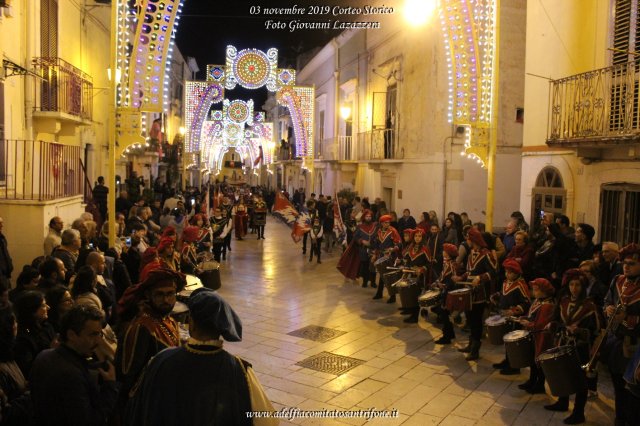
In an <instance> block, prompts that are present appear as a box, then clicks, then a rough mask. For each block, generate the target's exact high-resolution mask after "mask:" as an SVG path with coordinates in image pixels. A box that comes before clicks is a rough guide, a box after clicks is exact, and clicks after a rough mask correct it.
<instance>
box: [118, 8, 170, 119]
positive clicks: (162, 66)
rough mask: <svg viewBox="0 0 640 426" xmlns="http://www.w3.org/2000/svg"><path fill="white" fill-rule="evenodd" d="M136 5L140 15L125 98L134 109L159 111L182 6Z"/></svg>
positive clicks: (163, 96)
mask: <svg viewBox="0 0 640 426" xmlns="http://www.w3.org/2000/svg"><path fill="white" fill-rule="evenodd" d="M136 4H137V5H138V6H140V7H141V12H140V17H139V18H138V24H137V25H136V34H135V37H134V39H133V50H132V59H133V67H132V74H131V75H130V76H129V81H128V84H129V97H128V99H129V101H130V105H131V106H132V107H134V108H140V109H142V110H144V111H151V112H162V111H163V106H166V105H165V104H164V101H165V100H167V98H166V97H165V96H166V90H167V89H168V85H169V82H168V78H167V73H168V72H169V71H170V66H171V53H172V52H173V38H174V36H175V28H176V27H177V26H178V13H179V12H180V11H181V10H182V4H181V3H180V1H179V0H140V1H139V2H137V3H136Z"/></svg>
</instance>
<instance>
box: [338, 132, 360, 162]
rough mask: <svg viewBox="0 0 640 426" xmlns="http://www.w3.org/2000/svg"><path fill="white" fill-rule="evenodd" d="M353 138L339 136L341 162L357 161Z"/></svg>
mask: <svg viewBox="0 0 640 426" xmlns="http://www.w3.org/2000/svg"><path fill="white" fill-rule="evenodd" d="M354 148H355V146H354V137H353V136H338V159H339V160H341V161H351V160H357V158H356V153H355V150H354Z"/></svg>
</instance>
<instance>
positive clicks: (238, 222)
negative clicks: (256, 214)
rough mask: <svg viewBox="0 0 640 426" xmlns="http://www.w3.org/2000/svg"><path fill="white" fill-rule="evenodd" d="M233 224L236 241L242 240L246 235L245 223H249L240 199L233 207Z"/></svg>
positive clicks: (245, 208) (245, 209) (245, 207)
mask: <svg viewBox="0 0 640 426" xmlns="http://www.w3.org/2000/svg"><path fill="white" fill-rule="evenodd" d="M233 222H234V223H233V225H234V226H233V227H234V228H235V230H236V240H242V238H243V237H244V236H245V235H247V223H248V222H249V215H248V213H247V206H245V205H244V202H243V201H242V199H240V202H239V203H238V205H237V206H236V207H235V214H234V215H233Z"/></svg>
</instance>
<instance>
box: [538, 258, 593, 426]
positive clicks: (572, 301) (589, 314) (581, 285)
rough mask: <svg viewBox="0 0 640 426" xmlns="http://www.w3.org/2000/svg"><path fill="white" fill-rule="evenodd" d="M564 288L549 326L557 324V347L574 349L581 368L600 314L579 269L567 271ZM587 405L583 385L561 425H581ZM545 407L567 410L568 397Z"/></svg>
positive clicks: (587, 282) (586, 279)
mask: <svg viewBox="0 0 640 426" xmlns="http://www.w3.org/2000/svg"><path fill="white" fill-rule="evenodd" d="M565 286H566V287H567V288H568V292H569V293H568V294H565V295H564V296H562V298H561V299H560V302H559V303H558V306H557V309H556V313H555V318H554V321H553V322H551V323H550V324H549V326H548V327H549V328H554V327H555V326H558V325H559V326H560V327H561V329H560V333H558V334H557V336H558V337H557V339H556V346H560V345H567V344H570V345H572V346H574V347H575V350H576V353H577V355H578V360H579V362H580V365H581V366H582V365H584V364H586V363H587V362H588V361H589V353H590V348H591V344H592V342H593V339H594V337H595V334H596V333H598V332H599V331H600V313H599V311H598V306H597V305H596V304H595V302H594V301H593V300H592V299H591V298H589V297H587V287H588V286H589V280H588V278H587V276H586V275H585V274H584V272H582V271H580V270H579V269H569V270H568V271H566V272H565V273H564V278H563V287H565ZM587 380H589V378H587ZM585 384H586V381H585ZM581 387H582V386H581ZM586 403H587V387H586V386H584V388H583V389H580V390H579V391H578V392H576V401H575V404H574V406H573V413H572V414H571V415H570V416H569V417H567V418H566V419H564V423H565V424H569V425H575V424H580V423H584V421H585V418H584V407H585V405H586ZM544 408H545V409H546V410H550V411H567V410H568V409H569V396H568V395H563V396H560V398H559V399H558V401H556V402H555V403H553V404H550V405H545V406H544Z"/></svg>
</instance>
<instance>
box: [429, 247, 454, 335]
mask: <svg viewBox="0 0 640 426" xmlns="http://www.w3.org/2000/svg"><path fill="white" fill-rule="evenodd" d="M457 257H458V248H457V247H456V246H455V245H453V244H449V243H445V244H443V245H442V272H441V273H440V277H439V278H438V280H437V282H436V283H434V285H435V286H437V287H438V288H440V289H441V290H442V299H441V300H442V303H441V305H440V306H438V307H437V309H435V312H437V314H438V318H439V319H440V321H441V322H442V337H441V338H439V339H438V340H436V341H435V342H434V343H435V344H437V345H448V344H450V343H451V340H452V339H455V338H456V333H455V331H454V330H453V323H452V322H451V318H450V317H449V314H451V312H449V311H448V310H447V308H446V300H447V294H448V292H449V291H451V290H454V289H455V288H456V283H455V282H454V281H453V276H454V275H457V274H458V263H457V262H456V258H457Z"/></svg>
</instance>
